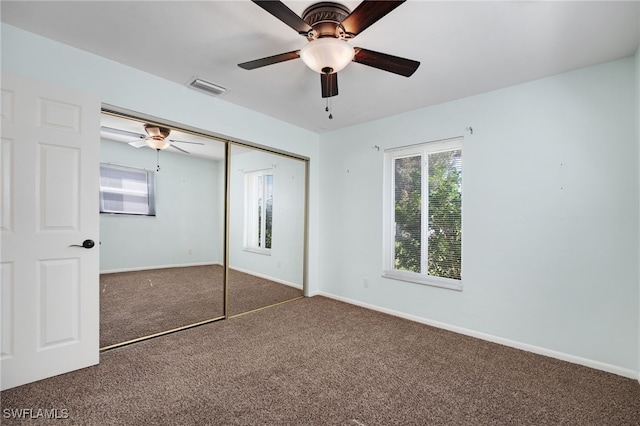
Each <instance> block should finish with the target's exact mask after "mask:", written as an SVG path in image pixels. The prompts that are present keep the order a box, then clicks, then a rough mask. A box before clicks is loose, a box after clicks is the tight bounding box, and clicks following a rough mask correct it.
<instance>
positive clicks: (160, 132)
mask: <svg viewBox="0 0 640 426" xmlns="http://www.w3.org/2000/svg"><path fill="white" fill-rule="evenodd" d="M100 131H101V132H102V133H106V134H110V135H114V136H118V137H119V138H125V139H128V138H134V139H135V140H133V141H131V142H129V145H131V146H133V147H135V148H141V147H143V146H147V147H149V148H152V149H155V150H156V152H157V153H158V154H157V166H156V171H158V172H159V171H160V151H161V150H163V149H167V148H174V149H177V150H178V151H181V152H183V153H185V154H190V152H189V151H187V150H185V149H183V148H180V147H179V146H177V145H174V144H176V143H188V144H192V145H204V144H203V143H202V142H189V141H179V140H175V139H167V138H168V137H169V134H170V133H171V129H169V128H167V127H162V126H158V125H156V124H145V125H144V131H145V132H146V134H147V135H146V136H145V135H143V134H141V133H136V132H130V131H128V130H120V129H114V128H112V127H106V126H102V127H100Z"/></svg>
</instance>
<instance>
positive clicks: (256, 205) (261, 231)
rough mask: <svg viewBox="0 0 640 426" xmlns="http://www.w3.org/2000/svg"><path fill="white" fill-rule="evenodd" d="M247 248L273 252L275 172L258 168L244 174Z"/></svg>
mask: <svg viewBox="0 0 640 426" xmlns="http://www.w3.org/2000/svg"><path fill="white" fill-rule="evenodd" d="M244 189H245V219H246V220H245V231H244V234H245V249H246V250H250V251H255V252H258V253H263V254H269V253H270V252H271V235H272V229H273V227H272V222H273V172H272V171H271V169H268V170H257V171H254V172H247V173H245V174H244Z"/></svg>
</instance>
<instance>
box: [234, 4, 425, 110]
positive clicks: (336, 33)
mask: <svg viewBox="0 0 640 426" xmlns="http://www.w3.org/2000/svg"><path fill="white" fill-rule="evenodd" d="M251 1H253V2H254V3H255V4H257V5H258V6H260V7H261V8H263V9H264V10H266V11H267V12H269V13H270V14H271V15H273V16H274V17H276V18H277V19H279V20H280V21H282V22H284V23H285V24H286V25H288V26H289V27H291V28H292V29H294V30H295V31H296V32H297V33H298V34H300V35H302V36H303V37H306V38H307V41H308V44H306V45H305V46H304V47H303V48H302V49H300V50H294V51H291V52H286V53H281V54H279V55H274V56H268V57H266V58H261V59H256V60H253V61H249V62H243V63H241V64H238V66H239V67H240V68H244V69H246V70H253V69H256V68H260V67H264V66H267V65H273V64H277V63H279V62H284V61H289V60H291V59H298V58H300V59H302V61H303V62H304V63H305V64H306V65H307V66H308V67H309V68H311V69H312V70H314V71H316V72H318V73H320V84H321V88H322V97H323V98H330V97H332V96H336V95H337V94H338V72H339V71H340V70H342V69H343V68H344V67H346V66H347V65H348V64H349V62H352V61H353V62H358V63H360V64H364V65H368V66H370V67H374V68H378V69H380V70H383V71H388V72H392V73H395V74H399V75H402V76H405V77H410V76H411V75H412V74H413V73H414V72H415V71H416V70H417V69H418V66H420V62H418V61H414V60H411V59H405V58H400V57H398V56H393V55H389V54H386V53H380V52H374V51H372V50H368V49H364V48H361V47H352V46H350V45H349V44H348V43H347V42H348V41H349V40H351V39H352V38H354V37H356V36H357V35H358V34H360V33H361V32H362V31H364V30H365V29H367V28H369V27H370V26H371V25H372V24H374V23H375V22H377V21H378V20H379V19H381V18H382V17H383V16H385V15H386V14H388V13H389V12H391V11H392V10H393V9H395V8H396V7H398V6H400V5H401V4H402V3H404V1H405V0H400V1H380V0H364V1H362V3H360V4H359V5H358V6H357V7H356V8H355V9H354V10H353V12H352V11H350V10H349V8H347V7H346V6H343V5H341V4H339V3H334V2H320V3H314V4H312V5H311V6H309V7H308V8H306V9H305V11H304V12H303V14H302V17H300V16H298V15H297V14H296V13H295V12H293V11H292V10H291V9H289V8H288V7H287V6H286V5H285V4H284V3H282V2H281V1H278V0H251ZM327 110H328V109H327ZM329 118H331V116H329Z"/></svg>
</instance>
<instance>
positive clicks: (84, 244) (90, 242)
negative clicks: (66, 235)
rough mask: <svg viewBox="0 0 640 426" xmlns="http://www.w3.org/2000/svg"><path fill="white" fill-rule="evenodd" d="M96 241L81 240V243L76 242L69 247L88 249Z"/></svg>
mask: <svg viewBox="0 0 640 426" xmlns="http://www.w3.org/2000/svg"><path fill="white" fill-rule="evenodd" d="M95 245H96V243H94V242H93V240H84V241H83V242H82V245H78V244H71V245H70V246H69V247H84V248H86V249H90V248H92V247H93V246H95Z"/></svg>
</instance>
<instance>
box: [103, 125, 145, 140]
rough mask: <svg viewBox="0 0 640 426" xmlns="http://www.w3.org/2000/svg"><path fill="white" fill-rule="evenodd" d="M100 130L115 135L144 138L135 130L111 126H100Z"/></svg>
mask: <svg viewBox="0 0 640 426" xmlns="http://www.w3.org/2000/svg"><path fill="white" fill-rule="evenodd" d="M100 131H101V132H103V133H107V134H111V135H115V136H125V137H130V138H136V139H144V135H141V134H140V133H135V132H129V131H127V130H120V129H114V128H113V127H106V126H101V127H100Z"/></svg>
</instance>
